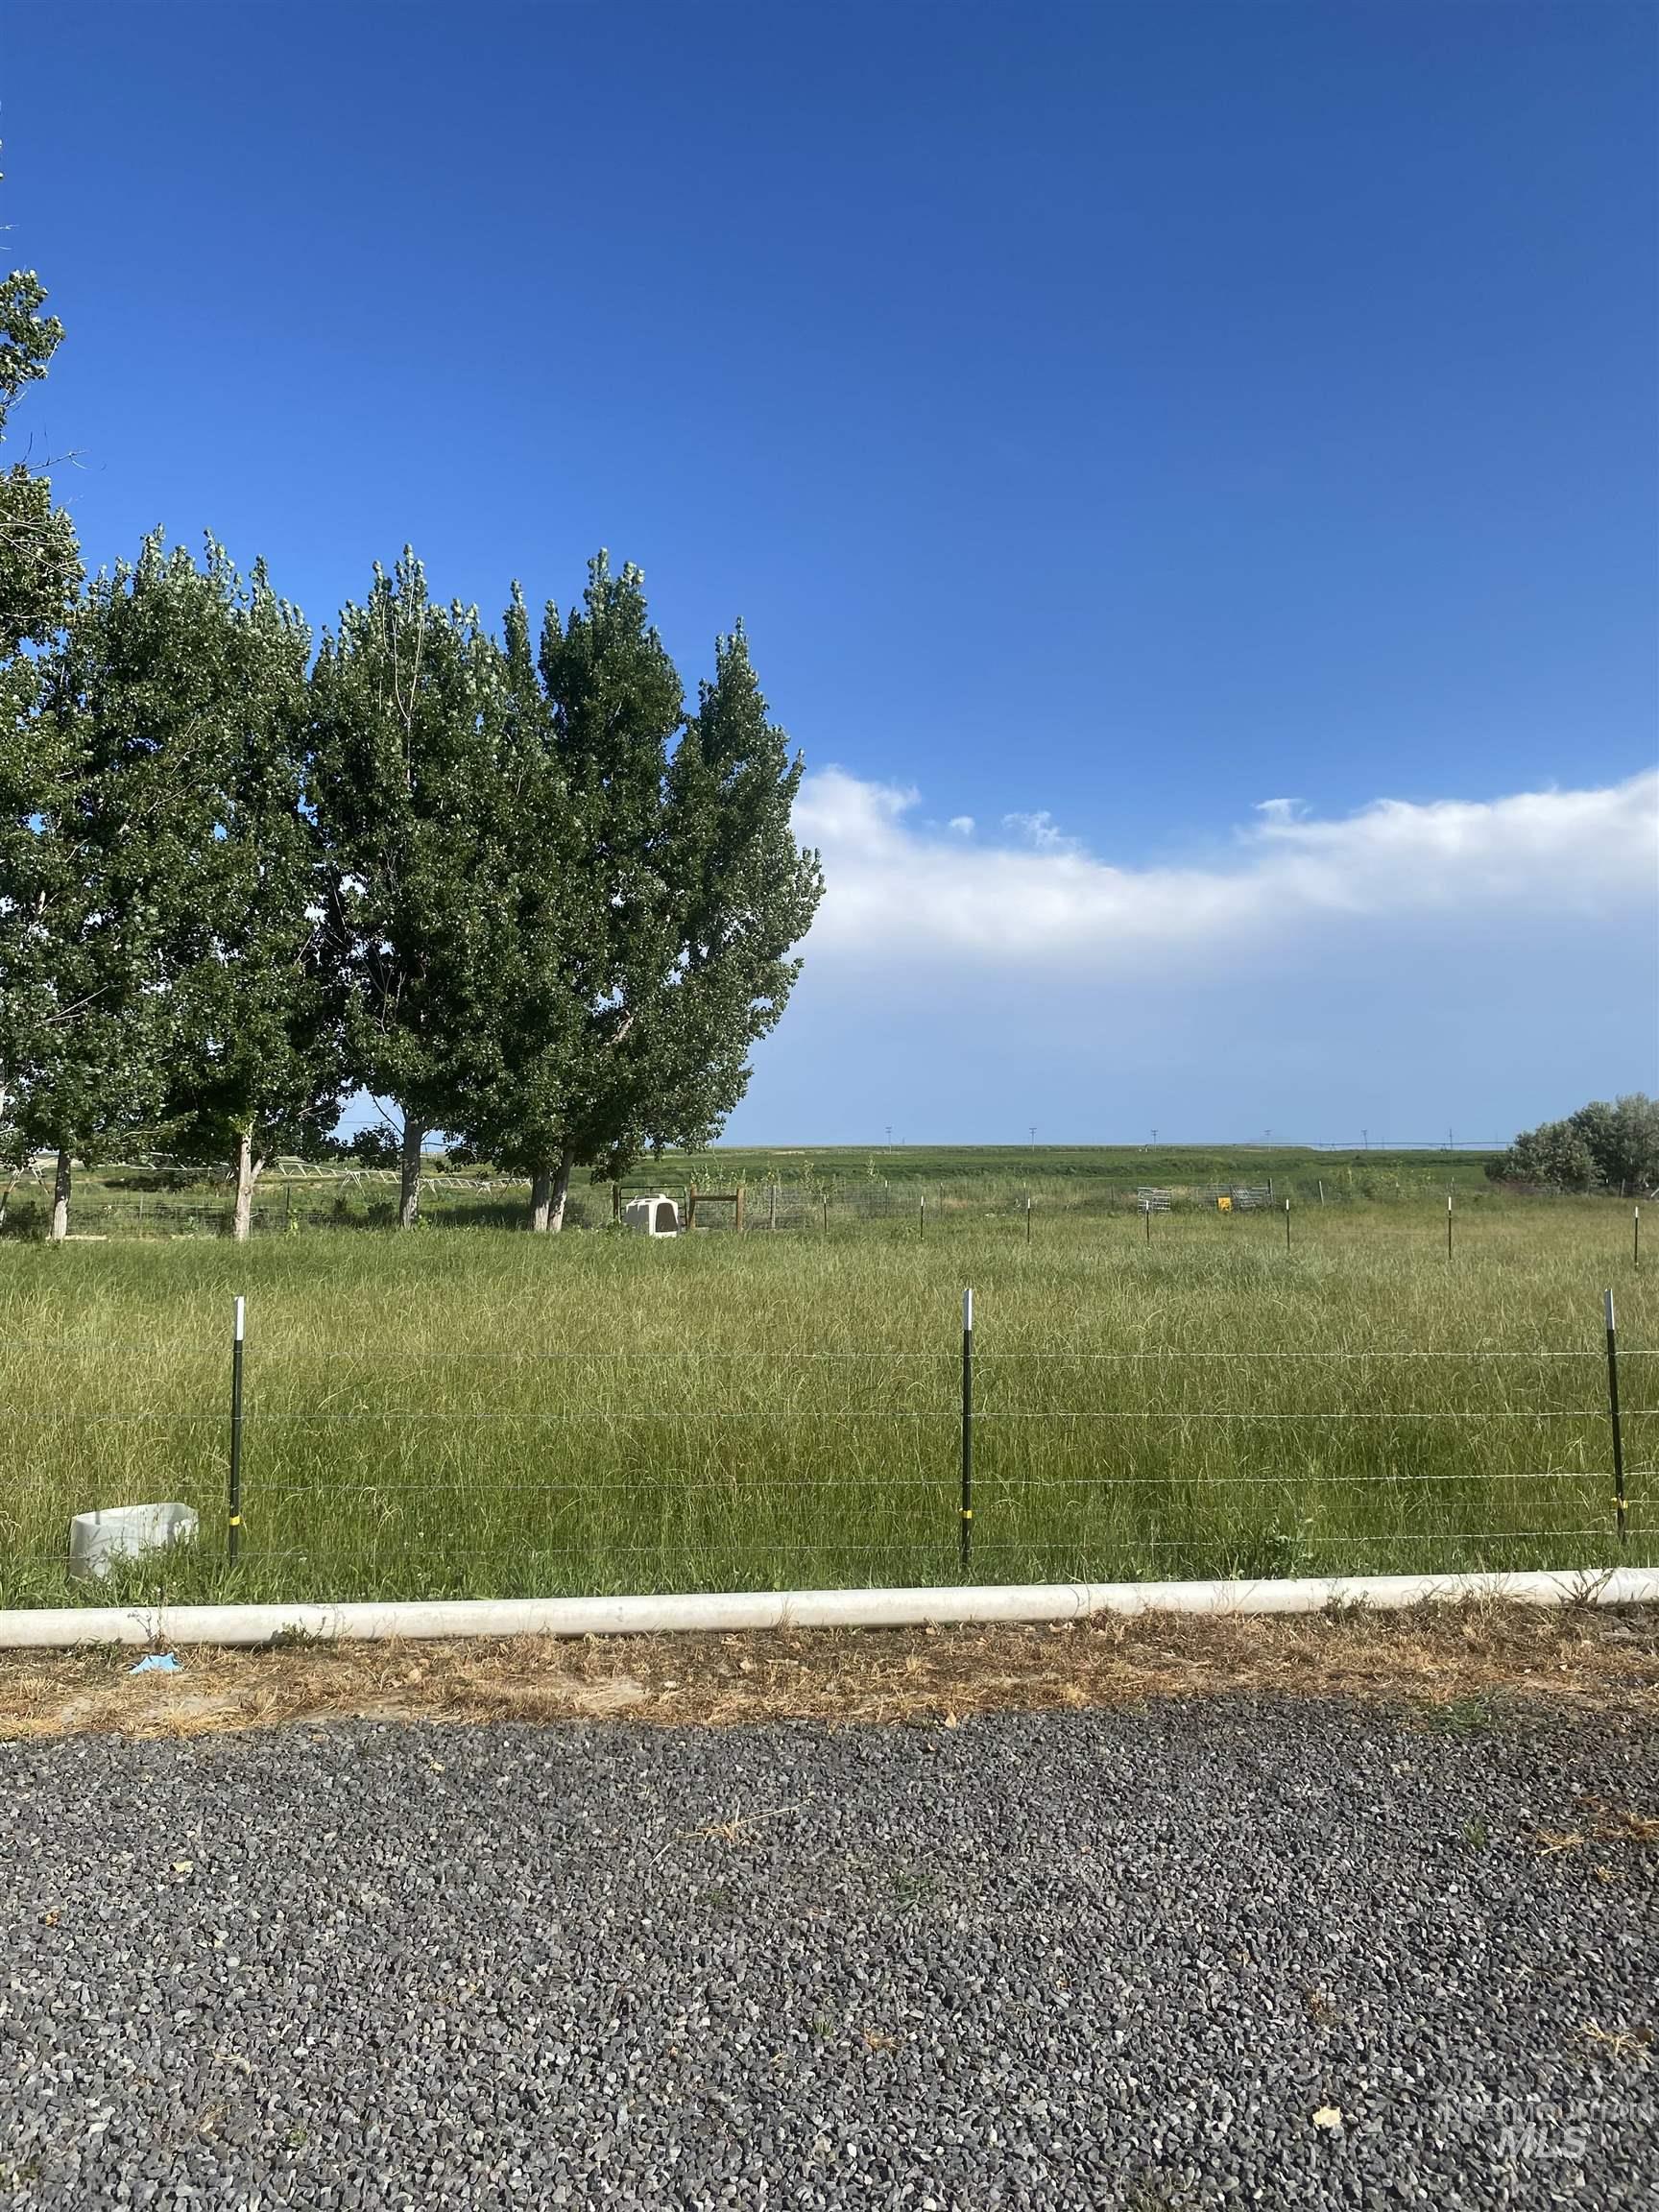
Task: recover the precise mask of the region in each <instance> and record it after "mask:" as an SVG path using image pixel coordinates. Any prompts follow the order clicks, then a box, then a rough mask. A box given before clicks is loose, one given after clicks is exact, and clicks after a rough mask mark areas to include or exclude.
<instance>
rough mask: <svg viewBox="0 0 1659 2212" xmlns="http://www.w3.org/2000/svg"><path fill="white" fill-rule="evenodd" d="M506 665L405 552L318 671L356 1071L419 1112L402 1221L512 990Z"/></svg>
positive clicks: (316, 714)
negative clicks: (503, 989)
mask: <svg viewBox="0 0 1659 2212" xmlns="http://www.w3.org/2000/svg"><path fill="white" fill-rule="evenodd" d="M506 698H507V683H506V669H505V666H504V663H503V658H502V653H501V648H500V646H499V645H498V644H497V643H496V642H495V640H494V639H493V638H492V637H489V636H488V634H487V633H486V632H485V631H484V630H483V629H482V627H481V626H480V624H479V621H478V617H477V611H476V610H475V609H472V610H463V609H461V608H459V607H451V608H448V609H445V608H443V607H439V606H435V605H434V604H433V602H432V600H431V598H430V596H429V594H428V592H427V589H426V579H425V574H424V572H423V570H422V568H421V564H420V563H419V562H418V561H417V560H416V559H415V557H414V554H413V553H412V552H411V551H409V550H408V549H407V548H405V551H404V555H403V558H402V560H401V561H399V562H398V564H397V568H396V570H395V572H394V573H393V575H391V576H390V577H389V576H387V575H386V574H385V573H384V571H383V570H381V569H379V568H376V570H375V573H374V582H373V588H372V589H371V590H370V593H369V596H368V599H367V601H366V602H365V604H364V605H363V606H361V607H358V606H355V605H352V606H348V607H347V608H346V609H345V610H344V611H343V612H342V613H341V616H340V623H339V629H338V634H337V636H336V637H332V638H325V640H324V643H323V647H322V650H321V652H320V653H319V655H318V658H317V663H316V666H315V668H314V669H313V671H312V677H311V712H312V732H313V739H312V741H313V748H314V761H313V769H312V784H313V791H314V795H315V801H316V808H317V821H318V827H319V829H320V831H321V834H322V837H323V841H324V844H325V848H326V851H327V855H328V875H329V886H330V897H329V910H330V915H331V919H332V921H333V924H334V927H335V935H336V942H337V946H338V951H339V957H340V960H341V963H342V972H343V974H344V975H345V977H346V980H347V984H348V988H347V992H346V997H345V1017H346V1043H347V1053H348V1061H349V1071H350V1076H351V1080H352V1081H353V1082H354V1083H357V1084H360V1085H362V1086H363V1087H364V1088H366V1089H367V1090H369V1091H370V1092H371V1093H372V1094H373V1095H374V1096H375V1097H376V1098H385V1099H390V1100H391V1101H393V1103H394V1104H395V1105H396V1106H397V1111H398V1114H399V1116H400V1118H401V1122H402V1130H401V1142H400V1149H401V1178H400V1180H401V1191H400V1199H399V1208H398V1218H399V1221H400V1223H401V1225H402V1226H403V1227H404V1228H411V1227H413V1225H414V1223H415V1220H416V1218H417V1214H418V1211H419V1207H420V1195H421V1146H422V1143H423V1142H424V1140H425V1138H426V1137H427V1135H428V1134H429V1133H430V1132H431V1131H433V1130H435V1129H436V1130H445V1129H449V1128H453V1127H457V1126H459V1124H460V1121H461V1119H462V1118H463V1109H464V1102H465V1100H466V1098H467V1096H468V1095H469V1090H470V1088H471V1086H472V1085H473V1084H474V1083H475V1082H476V1081H477V1079H478V1055H479V1043H480V1040H481V1039H482V1038H484V1037H486V1036H487V1035H488V1033H489V1024H488V1022H481V1021H480V1012H481V1007H482V1005H483V1004H484V1002H486V1001H488V999H489V998H491V997H492V996H493V992H494V990H495V988H496V978H497V973H498V956H499V952H500V945H499V939H500V934H501V932H500V926H499V918H498V908H497V904H496V887H495V878H498V877H499V875H500V869H499V866H498V856H499V852H500V836H499V827H500V826H499V823H498V819H497V818H498V816H499V815H500V812H501V807H502V799H503V789H502V782H501V774H500V771H501V765H502V762H501V747H502V742H503V723H504V715H505V709H506Z"/></svg>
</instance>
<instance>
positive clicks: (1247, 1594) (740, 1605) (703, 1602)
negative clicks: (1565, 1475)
mask: <svg viewBox="0 0 1659 2212" xmlns="http://www.w3.org/2000/svg"><path fill="white" fill-rule="evenodd" d="M1466 1598H1480V1599H1502V1600H1503V1601H1505V1602H1507V1603H1509V1604H1517V1605H1570V1604H1592V1605H1651V1604H1659V1569H1656V1568H1642V1567H1621V1568H1611V1569H1606V1570H1604V1571H1600V1572H1593V1571H1590V1570H1586V1569H1582V1568H1564V1569H1560V1570H1558V1571H1538V1572H1533V1573H1528V1574H1520V1575H1336V1576H1318V1577H1312V1576H1310V1577H1306V1578H1303V1579H1300V1580H1295V1581H1263V1582H1027V1583H1010V1584H1007V1585H994V1586H989V1587H980V1588H963V1589H954V1590H949V1589H932V1590H794V1591H764V1590H757V1591H732V1592H717V1591H700V1592H695V1593H692V1594H690V1595H687V1596H684V1597H678V1598H500V1599H488V1598H479V1599H472V1598H468V1599H445V1600H443V1601H440V1602H434V1603H430V1604H428V1603H421V1602H416V1603H386V1604H379V1603H361V1604H358V1603H353V1604H341V1605H301V1604H292V1605H166V1606H155V1607H132V1606H105V1607H93V1606H64V1607H56V1608H52V1607H44V1606H42V1607H38V1608H35V1609H32V1610H26V1611H20V1612H14V1613H0V1648H7V1649H11V1650H36V1651H40V1650H67V1649H69V1648H71V1647H74V1646H76V1645H86V1644H132V1645H148V1644H168V1645H179V1644H216V1645H259V1644H269V1643H271V1642H272V1641H273V1640H274V1639H276V1638H278V1637H283V1636H295V1637H301V1636H303V1637H314V1638H317V1639H320V1640H325V1641H328V1642H335V1641H341V1642H365V1643H382V1642H388V1641H396V1640H399V1639H403V1638H410V1639H416V1638H421V1639H424V1638H430V1637H465V1636H493V1637H500V1636H625V1635H653V1634H663V1633H670V1632H687V1633H693V1634H709V1633H711V1632H723V1631H729V1630H733V1629H746V1628H748V1629H754V1628H760V1629H765V1628H914V1627H921V1626H925V1625H926V1624H927V1623H938V1624H939V1625H941V1626H945V1625H953V1624H956V1623H977V1622H986V1623H990V1622H998V1621H1038V1622H1041V1621H1085V1620H1088V1619H1089V1618H1090V1617H1091V1615H1093V1614H1096V1613H1122V1614H1131V1615H1133V1614H1140V1613H1185V1614H1220V1615H1226V1616H1236V1615H1239V1614H1252V1613H1318V1612H1321V1611H1323V1610H1324V1609H1325V1608H1326V1607H1327V1606H1332V1607H1339V1606H1345V1605H1360V1606H1369V1607H1371V1608H1373V1609H1375V1610H1377V1611H1379V1612H1397V1611H1399V1610H1400V1609H1401V1608H1402V1607H1405V1606H1408V1605H1420V1604H1425V1603H1429V1604H1454V1603H1455V1602H1456V1601H1457V1600H1458V1599H1466Z"/></svg>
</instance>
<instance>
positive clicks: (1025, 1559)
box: [0, 1310, 1659, 1602]
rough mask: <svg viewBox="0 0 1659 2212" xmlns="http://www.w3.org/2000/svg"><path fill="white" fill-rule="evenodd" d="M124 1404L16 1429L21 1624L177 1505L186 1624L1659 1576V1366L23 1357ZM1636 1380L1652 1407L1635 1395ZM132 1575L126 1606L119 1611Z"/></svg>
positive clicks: (104, 1353)
mask: <svg viewBox="0 0 1659 2212" xmlns="http://www.w3.org/2000/svg"><path fill="white" fill-rule="evenodd" d="M3 1348H4V1349H6V1350H10V1351H13V1352H19V1353H28V1354H29V1355H30V1356H31V1358H33V1359H34V1360H35V1361H36V1363H37V1366H38V1368H39V1370H40V1372H42V1373H43V1374H51V1375H53V1376H55V1377H57V1378H59V1379H60V1380H62V1379H65V1378H69V1379H71V1380H72V1378H73V1374H74V1366H75V1361H76V1359H77V1358H78V1357H82V1356H83V1355H84V1357H85V1358H87V1359H88V1360H89V1359H90V1358H92V1356H93V1352H94V1349H95V1351H96V1357H97V1358H98V1360H99V1361H100V1363H101V1364H100V1367H99V1374H100V1376H107V1375H108V1373H109V1372H110V1365H109V1363H110V1361H111V1359H115V1360H116V1362H117V1366H119V1360H120V1358H123V1357H124V1358H125V1359H126V1361H127V1366H126V1368H125V1369H124V1370H121V1371H122V1372H123V1373H124V1374H125V1376H126V1379H127V1381H126V1387H125V1388H124V1389H123V1391H122V1393H121V1394H120V1395H119V1396H106V1397H103V1398H99V1397H98V1396H97V1395H96V1393H92V1394H89V1393H88V1392H87V1391H86V1390H84V1389H70V1390H67V1391H63V1392H60V1394H59V1400H58V1402H57V1403H56V1404H55V1403H54V1401H53V1398H52V1395H51V1394H50V1393H42V1394H40V1396H38V1397H37V1398H36V1399H34V1400H32V1402H31V1403H29V1404H27V1405H14V1406H12V1407H4V1408H0V1455H3V1457H4V1459H5V1460H6V1461H8V1462H9V1463H10V1466H9V1474H8V1479H7V1480H6V1481H5V1483H4V1485H3V1486H0V1592H3V1594H4V1595H5V1597H6V1600H7V1601H8V1602H28V1601H62V1599H63V1597H64V1596H69V1597H76V1596H83V1597H88V1598H92V1599H99V1598H102V1597H104V1596H105V1595H107V1593H106V1592H105V1591H104V1589H103V1588H102V1587H101V1586H100V1585H97V1584H93V1585H90V1586H88V1585H85V1584H79V1583H71V1582H69V1581H68V1580H67V1579H66V1576H65V1537H66V1528H67V1523H68V1518H69V1516H70V1515H71V1514H73V1513H78V1512H84V1511H86V1510H90V1509H93V1508H97V1507H108V1506H110V1505H113V1504H116V1503H137V1502H140V1501H145V1502H148V1501H156V1500H163V1499H164V1500H170V1501H171V1500H176V1501H178V1502H180V1503H185V1504H187V1505H188V1506H190V1507H191V1508H192V1510H193V1511H194V1512H195V1513H196V1515H197V1517H198V1533H197V1537H196V1540H195V1541H194V1542H193V1543H192V1544H190V1545H188V1546H185V1547H181V1548H179V1549H178V1550H176V1551H169V1552H168V1553H166V1554H157V1555H154V1556H153V1557H152V1558H150V1559H149V1560H146V1561H141V1562H137V1563H135V1564H133V1565H132V1567H131V1568H127V1569H122V1570H120V1571H119V1573H118V1575H117V1577H116V1586H117V1587H120V1588H127V1587H129V1586H131V1587H132V1588H133V1589H138V1588H146V1589H154V1588H155V1587H156V1586H157V1585H158V1584H159V1585H160V1586H162V1587H164V1588H165V1589H166V1590H167V1592H168V1593H169V1594H171V1595H173V1596H175V1597H179V1598H183V1597H186V1596H189V1595H192V1594H202V1595H206V1594H211V1593H214V1592H217V1591H220V1590H227V1589H228V1590H231V1591H233V1592H234V1593H235V1594H238V1595H259V1596H267V1595H268V1596H272V1597H281V1598H292V1599H299V1598H302V1597H305V1598H316V1599H344V1598H349V1597H353V1596H397V1597H411V1598H419V1597H441V1596H448V1595H476V1596H488V1595H500V1596H520V1595H523V1596H532V1595H556V1594H570V1593H609V1592H615V1591H628V1590H635V1591H642V1592H651V1591H673V1590H685V1589H698V1588H707V1589H743V1588H798V1587H806V1586H830V1585H847V1586H853V1585H864V1584H879V1583H886V1584H917V1585H926V1584H935V1583H937V1584H948V1583H952V1582H960V1581H965V1580H966V1581H974V1582H1019V1581H1055V1580H1088V1581H1115V1580H1137V1579H1148V1578H1150V1579H1178V1578H1188V1577H1201V1578H1210V1577H1225V1576H1247V1577H1252V1578H1254V1577H1261V1576H1267V1575H1354V1574H1383V1573H1427V1572H1434V1573H1437V1572H1442V1571H1445V1572H1452V1571H1492V1572H1497V1571H1503V1570H1513V1569H1519V1568H1527V1567H1549V1568H1562V1569H1583V1570H1586V1571H1594V1570H1597V1569H1601V1568H1606V1567H1611V1566H1616V1565H1619V1564H1630V1565H1652V1564H1659V1513H1656V1512H1655V1510H1654V1507H1653V1503H1652V1501H1653V1498H1654V1496H1655V1476H1656V1472H1659V1469H1656V1464H1655V1463H1656V1461H1659V1369H1656V1368H1655V1367H1654V1366H1653V1364H1652V1362H1653V1360H1654V1359H1655V1358H1659V1353H1655V1352H1653V1351H1649V1350H1647V1349H1646V1348H1643V1347H1639V1346H1619V1345H1617V1343H1616V1339H1615V1336H1614V1333H1613V1330H1612V1328H1611V1326H1610V1317H1609V1326H1607V1327H1606V1328H1605V1329H1594V1330H1593V1329H1589V1328H1587V1330H1586V1333H1585V1336H1584V1339H1583V1341H1581V1342H1580V1343H1577V1344H1554V1345H1548V1346H1538V1345H1526V1346H1521V1345H1517V1346H1513V1347H1502V1346H1498V1347H1487V1348H1481V1349H1478V1350H1470V1349H1455V1348H1450V1347H1443V1348H1436V1347H1433V1346H1406V1345H1384V1344H1382V1343H1379V1344H1377V1345H1375V1346H1372V1347H1369V1348H1360V1349H1354V1350H1346V1351H1339V1352H1338V1351H1321V1350H1315V1349H1310V1350H1305V1351H1283V1350H1280V1351H1266V1352H1262V1351H1239V1350H1228V1349H1220V1348H1215V1349H1191V1348H1188V1347H1185V1346H1182V1347H1179V1348H1177V1347H1171V1348H1170V1349H1168V1350H1158V1349H1146V1348H1136V1349H1121V1350H1113V1349H1103V1348H1100V1347H1099V1346H1096V1345H1078V1346H1075V1347H1068V1346H1067V1345H1065V1344H1048V1345H1045V1346H1044V1347H1042V1348H1040V1349H1039V1348H1032V1347H1029V1346H1026V1345H1015V1344H1002V1343H999V1342H998V1330H997V1323H996V1315H995V1312H994V1311H993V1312H991V1313H989V1314H987V1313H986V1312H985V1311H984V1310H981V1312H980V1314H979V1315H978V1317H977V1322H976V1325H974V1326H972V1327H968V1326H962V1325H959V1324H952V1323H951V1322H950V1321H949V1320H942V1325H941V1328H940V1331H939V1335H938V1340H936V1341H934V1342H931V1343H911V1344H907V1345H892V1344H872V1345H866V1346H854V1347H844V1346H837V1347H834V1348H827V1347H824V1346H820V1345H814V1344H805V1343H803V1344H781V1345H778V1346H775V1347H773V1348H770V1349H768V1350H766V1351H764V1352H756V1351H753V1350H741V1351H736V1350H733V1351H727V1350H722V1349H721V1348H720V1347H718V1346H714V1345H709V1344H699V1343H691V1344H682V1345H678V1346H670V1347H667V1348H661V1347H660V1348H655V1349H650V1350H637V1351H622V1350H616V1349H613V1348H592V1349H583V1348H578V1347H574V1346H571V1345H569V1344H546V1343H539V1342H537V1341H534V1340H533V1339H529V1338H526V1339H524V1340H520V1341H515V1342H510V1343H502V1344H499V1345H496V1346H494V1347H492V1348H480V1347H478V1346H467V1347H463V1346H460V1345H457V1346H456V1347H455V1348H453V1349H448V1350H446V1349H432V1348H430V1347H429V1346H428V1347H426V1348H423V1349H419V1350H414V1351H411V1352H410V1354H409V1355H408V1356H407V1357H406V1358H399V1359H397V1360H389V1359H388V1358H386V1355H385V1351H384V1348H383V1347H376V1348H375V1349H374V1350H373V1351H365V1350H359V1349H355V1348H353V1347H352V1346H351V1345H349V1344H340V1345H337V1346H330V1347H328V1348H326V1349H321V1350H320V1349H317V1348H315V1347H312V1346H300V1345H295V1344H293V1343H288V1344H284V1343H283V1342H282V1341H281V1340H280V1339H276V1338H274V1339H273V1340H272V1341H270V1342H268V1343H266V1342H262V1341H261V1338H260V1335H259V1329H258V1314H257V1312H256V1311H254V1312H253V1313H252V1314H251V1315H250V1317H249V1324H248V1331H247V1337H246V1341H245V1343H244V1345H243V1346H242V1348H241V1351H240V1353H239V1354H238V1353H237V1352H236V1351H235V1350H234V1349H233V1347H232V1345H231V1344H230V1343H229V1342H228V1341H222V1342H220V1343H218V1344H214V1343H204V1342H201V1341H197V1340H194V1339H192V1340H180V1341H179V1342H177V1343H173V1344H165V1343H158V1342H149V1341H140V1340H133V1341H132V1342H131V1343H129V1344H126V1345H123V1344H121V1343H120V1342H114V1343H111V1341H110V1340H109V1339H108V1338H103V1339H100V1340H99V1342H98V1344H97V1346H96V1347H95V1348H94V1347H92V1346H90V1345H85V1346H80V1347H77V1346H76V1345H74V1344H72V1343H69V1342H66V1341H64V1340H59V1339H53V1340H46V1339H43V1340H40V1341H39V1342H37V1343H36V1344H33V1345H31V1344H27V1343H22V1342H12V1344H9V1345H7V1346H5V1347H3ZM1621 1381H1622V1382H1623V1404H1622V1405H1621V1404H1619V1403H1618V1393H1619V1388H1620V1383H1621ZM123 1577H125V1579H123Z"/></svg>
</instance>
